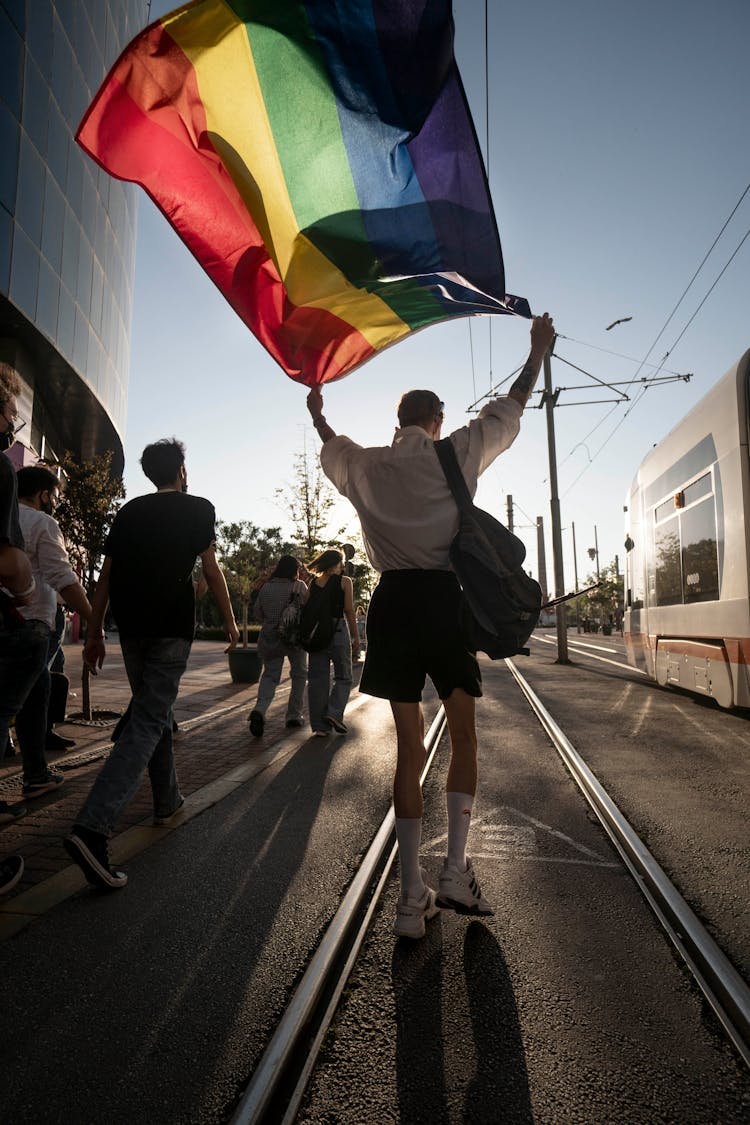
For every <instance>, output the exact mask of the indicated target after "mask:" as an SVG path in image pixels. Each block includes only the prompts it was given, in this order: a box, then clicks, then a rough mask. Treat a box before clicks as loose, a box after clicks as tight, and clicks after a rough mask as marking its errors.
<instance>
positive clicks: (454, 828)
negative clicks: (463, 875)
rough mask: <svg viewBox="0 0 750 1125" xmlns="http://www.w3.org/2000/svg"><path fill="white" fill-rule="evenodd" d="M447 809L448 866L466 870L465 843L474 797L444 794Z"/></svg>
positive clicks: (464, 794) (468, 794)
mask: <svg viewBox="0 0 750 1125" xmlns="http://www.w3.org/2000/svg"><path fill="white" fill-rule="evenodd" d="M445 804H446V807H447V809H448V866H449V867H455V869H456V871H465V870H466V841H467V840H468V838H469V828H470V827H471V810H472V809H473V807H474V796H473V794H471V793H446V794H445Z"/></svg>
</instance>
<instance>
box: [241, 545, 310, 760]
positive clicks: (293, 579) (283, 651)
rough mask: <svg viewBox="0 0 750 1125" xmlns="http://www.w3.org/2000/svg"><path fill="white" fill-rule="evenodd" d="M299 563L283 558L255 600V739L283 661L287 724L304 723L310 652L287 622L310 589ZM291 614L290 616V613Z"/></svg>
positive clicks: (252, 718) (252, 716)
mask: <svg viewBox="0 0 750 1125" xmlns="http://www.w3.org/2000/svg"><path fill="white" fill-rule="evenodd" d="M299 571H300V564H299V562H298V560H297V559H295V558H294V556H293V555H282V556H281V558H280V559H279V561H278V563H277V564H276V569H275V570H274V571H273V573H272V574H271V576H270V577H269V579H268V581H267V582H265V583H264V585H263V586H262V587H261V589H260V591H259V593H258V597H257V598H256V600H255V619H256V621H260V623H261V630H260V635H259V637H258V655H259V656H260V658H261V660H262V661H263V672H262V674H261V677H260V683H259V684H258V698H257V699H256V701H255V706H254V707H253V709H252V711H251V712H250V715H249V716H248V724H249V726H250V733H251V734H252V735H253V737H254V738H260V737H261V736H262V734H263V731H264V729H265V716H266V711H267V710H268V708H269V707H270V706H271V703H272V702H273V697H274V695H275V694H276V688H277V687H278V684H279V680H280V679H281V670H282V668H283V665H284V659H287V660H288V661H289V674H290V676H291V680H292V690H291V691H290V693H289V700H288V702H287V707H286V725H287V726H288V727H301V726H302V725H303V723H304V705H305V684H306V683H307V653H306V652H305V650H304V649H303V648H301V647H300V645H299V643H298V642H297V643H295V641H296V640H297V638H296V637H295V636H294V634H293V632H292V630H291V629H289V628H288V627H287V626H288V623H289V622H290V620H291V619H293V617H294V611H295V610H298V611H301V608H302V606H303V605H304V604H305V602H306V601H307V587H306V586H305V583H304V582H302V581H301V580H300V578H299ZM290 610H291V611H292V613H289V611H290Z"/></svg>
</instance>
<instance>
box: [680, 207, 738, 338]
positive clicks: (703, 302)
mask: <svg viewBox="0 0 750 1125" xmlns="http://www.w3.org/2000/svg"><path fill="white" fill-rule="evenodd" d="M749 186H750V185H749ZM748 235H750V227H749V228H748V229H747V230H746V231H745V233H744V235H743V236H742V238H741V240H740V242H739V245H738V246H737V247H736V249H735V251H734V253H733V254H732V255H731V257H730V258H729V260H728V261H727V263H726V265H725V266H724V268H723V269H722V270H721V272H720V273H719V274H718V275H717V277H716V280H715V281H714V283H713V285H712V286H711V288H710V289H709V291H708V293H706V295H705V297H704V298H703V300H702V301H701V303H700V304H699V305H698V308H697V309H696V310H695V312H694V313H693V315H692V316H691V317H690V320H689V321H688V322H687V324H686V325H685V327H684V328H683V330H682V332H680V334H679V336H678V337H677V339H676V340H675V342H674V343H673V344H672V347H671V348H670V349H669V351H668V352H667V356H668V355H669V354H670V352H672V351H674V349H675V348H676V347H677V345H678V344H679V342H680V340H681V339H682V337H683V336H684V335H685V333H686V332H687V330H688V328H689V327H690V325H691V324H692V323H693V321H694V320H695V318H696V316H697V315H698V313H699V312H700V311H701V309H702V308H703V306H704V305H705V303H706V301H707V300H708V298H709V297H710V296H711V294H712V293H713V291H714V289H715V288H716V285H717V284H718V282H719V281H720V279H721V278H722V277H723V276H724V274H725V273H726V271H727V270H728V269H729V266H730V265H731V264H732V262H733V261H734V259H735V258H736V256H737V254H738V253H739V251H740V249H741V248H742V246H743V244H744V242H745V241H746V239H747V237H748ZM667 356H665V357H664V358H665V359H666V358H667Z"/></svg>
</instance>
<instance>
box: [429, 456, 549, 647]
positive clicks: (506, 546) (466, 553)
mask: <svg viewBox="0 0 750 1125" xmlns="http://www.w3.org/2000/svg"><path fill="white" fill-rule="evenodd" d="M435 452H436V453H437V456H438V458H439V460H440V464H441V466H442V469H443V472H444V473H445V479H446V480H447V482H448V487H449V488H450V490H451V492H452V493H453V498H454V499H455V501H456V504H457V505H458V511H459V516H460V523H459V527H458V533H457V535H456V536H455V538H454V540H453V542H452V543H451V546H450V560H451V566H452V567H453V570H454V571H455V574H456V577H457V578H458V581H459V582H460V584H461V589H462V591H463V606H462V627H463V630H464V635H465V638H466V643H467V646H468V647H469V648H470V649H471V651H472V652H477V651H481V652H486V653H487V655H488V656H489V657H490V659H491V660H498V659H500V658H501V657H505V656H516V655H518V654H519V653H523V654H524V655H526V656H528V654H529V650H528V648H526V642H527V641H528V639H529V637H530V636H531V634H532V632H533V631H534V627H535V626H536V623H537V621H538V620H539V613H540V610H541V607H542V589H541V587H540V585H539V583H538V582H535V581H534V579H533V578H530V577H529V576H528V574H526V572H525V571H524V569H523V560H524V559H525V558H526V548H525V547H524V545H523V543H522V542H521V540H520V539H519V538H518V537H517V536H515V535H514V534H513V533H512V532H511V531H508V529H507V527H504V526H503V524H501V523H500V522H499V520H496V519H495V517H494V516H491V515H490V514H489V512H484V511H482V509H481V508H477V507H476V506H475V504H474V503H473V501H472V499H471V495H470V494H469V489H468V487H467V484H466V481H465V480H464V476H463V473H462V472H461V468H460V466H459V464H458V459H457V457H456V451H455V449H454V448H453V444H452V442H451V440H450V438H443V439H442V440H441V441H436V442H435Z"/></svg>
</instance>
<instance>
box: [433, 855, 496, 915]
mask: <svg viewBox="0 0 750 1125" xmlns="http://www.w3.org/2000/svg"><path fill="white" fill-rule="evenodd" d="M466 863H467V867H466V870H465V871H457V870H456V869H455V867H449V866H448V860H447V859H446V861H445V863H444V864H443V870H442V871H441V872H440V882H439V884H438V896H437V904H438V906H443V907H447V908H448V909H450V910H455V911H456V913H457V914H484V915H490V914H494V913H495V911H494V910H493V909H492V907H491V906H490V904H489V903H488V902H487V899H486V898H485V897H484V895H483V894H482V892H481V890H480V888H479V883H478V882H477V877H476V875H475V874H474V868H473V867H472V865H471V860H470V859H467V861H466Z"/></svg>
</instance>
